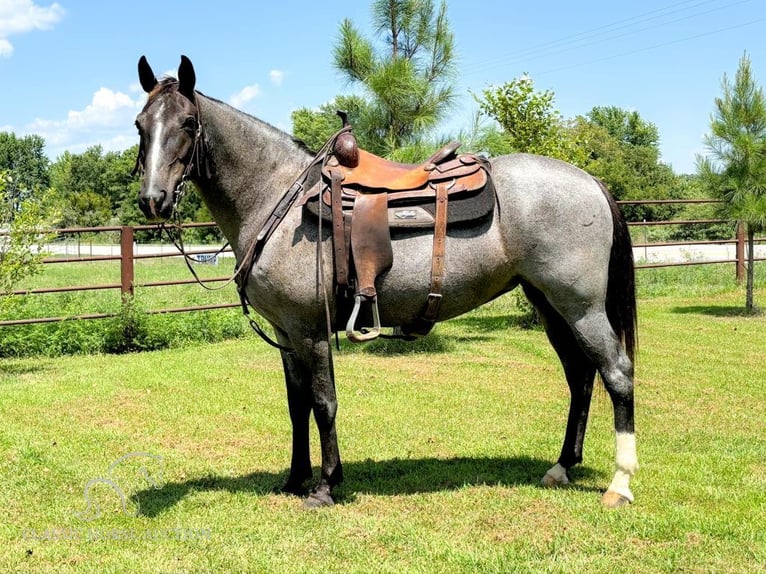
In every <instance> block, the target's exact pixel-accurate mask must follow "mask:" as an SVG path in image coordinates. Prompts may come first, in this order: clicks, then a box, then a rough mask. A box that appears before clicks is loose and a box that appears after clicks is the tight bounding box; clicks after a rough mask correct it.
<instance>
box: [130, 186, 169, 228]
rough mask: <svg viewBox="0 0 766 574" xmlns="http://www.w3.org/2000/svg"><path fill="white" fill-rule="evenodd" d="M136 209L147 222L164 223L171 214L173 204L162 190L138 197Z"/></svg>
mask: <svg viewBox="0 0 766 574" xmlns="http://www.w3.org/2000/svg"><path fill="white" fill-rule="evenodd" d="M138 207H139V208H140V209H141V211H142V213H143V214H144V215H145V216H146V218H147V219H148V220H149V221H164V220H166V219H167V218H168V217H170V215H171V214H172V211H173V202H172V201H171V199H170V197H169V194H168V192H167V191H165V190H164V189H163V190H161V191H159V192H157V193H142V194H141V195H139V197H138Z"/></svg>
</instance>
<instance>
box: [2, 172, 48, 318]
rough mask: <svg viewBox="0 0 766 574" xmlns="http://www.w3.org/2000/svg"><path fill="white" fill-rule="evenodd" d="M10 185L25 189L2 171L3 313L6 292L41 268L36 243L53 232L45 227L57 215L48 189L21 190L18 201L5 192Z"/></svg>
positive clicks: (46, 239)
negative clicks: (35, 191) (20, 198)
mask: <svg viewBox="0 0 766 574" xmlns="http://www.w3.org/2000/svg"><path fill="white" fill-rule="evenodd" d="M11 186H15V188H16V189H19V190H21V191H22V192H25V191H26V190H24V188H23V186H21V185H18V184H17V183H16V182H14V181H13V180H12V177H11V176H10V175H9V174H8V172H7V171H4V172H3V171H0V198H2V200H0V315H2V314H4V313H5V311H6V309H7V308H8V306H9V303H10V298H9V297H7V295H8V294H9V293H11V292H12V291H13V289H14V287H15V286H16V285H17V284H18V283H19V281H21V280H22V279H24V278H25V277H28V276H30V275H34V274H35V273H37V272H38V271H39V269H40V264H41V260H42V257H43V254H42V253H41V252H40V250H39V249H38V248H37V246H39V245H42V244H44V243H46V242H47V241H49V240H50V239H51V238H52V237H53V236H54V234H51V233H49V232H47V231H46V229H47V228H49V227H50V223H51V221H52V220H53V219H55V217H56V214H55V204H54V203H53V197H52V194H51V193H50V192H49V191H46V192H38V193H36V194H27V193H21V194H20V196H21V197H22V198H23V199H22V200H21V201H20V202H17V201H16V198H13V197H11V196H10V195H9V194H7V193H5V192H6V190H7V189H8V188H9V187H11Z"/></svg>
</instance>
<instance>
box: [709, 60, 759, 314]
mask: <svg viewBox="0 0 766 574" xmlns="http://www.w3.org/2000/svg"><path fill="white" fill-rule="evenodd" d="M721 88H722V90H723V94H722V96H720V97H718V98H716V99H715V110H714V111H713V113H712V114H711V117H710V133H708V134H706V135H705V139H704V141H705V147H706V148H707V151H708V155H707V156H697V173H698V175H699V177H700V179H701V180H702V181H703V182H704V183H705V185H706V186H707V188H708V189H709V190H710V191H711V192H712V193H713V194H714V195H715V196H717V197H719V198H721V199H722V200H723V209H724V214H725V216H726V217H727V218H728V219H730V220H732V221H741V222H743V223H744V225H745V232H746V235H747V245H748V248H747V287H746V296H745V308H746V309H747V311H748V312H750V313H752V312H754V311H755V306H754V304H753V289H754V285H753V283H754V263H755V253H754V251H755V249H754V244H755V234H756V233H757V232H760V231H763V230H764V229H766V98H764V94H763V89H762V88H761V87H760V86H759V85H758V84H757V82H756V81H755V78H754V77H753V74H752V71H751V69H750V58H749V57H748V55H747V53H745V54H744V55H743V56H742V58H741V59H740V61H739V66H738V68H737V72H736V75H735V77H734V81H733V82H732V81H731V80H730V79H729V77H728V76H727V75H726V74H724V76H723V79H722V81H721Z"/></svg>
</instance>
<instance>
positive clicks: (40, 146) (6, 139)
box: [0, 132, 50, 212]
mask: <svg viewBox="0 0 766 574" xmlns="http://www.w3.org/2000/svg"><path fill="white" fill-rule="evenodd" d="M49 163H50V162H49V161H48V158H47V156H46V155H45V140H44V139H43V138H42V137H40V136H38V135H28V136H24V137H21V138H19V137H17V136H16V134H13V133H8V132H0V171H5V172H6V178H7V179H6V182H5V191H4V192H3V193H4V196H7V197H8V198H10V200H11V202H12V203H13V208H14V212H15V211H18V209H19V206H20V204H21V203H22V202H23V201H24V200H25V199H26V198H27V196H29V195H30V194H34V193H35V192H36V191H39V190H45V189H47V188H48V187H49V185H50V177H49V173H48V168H49Z"/></svg>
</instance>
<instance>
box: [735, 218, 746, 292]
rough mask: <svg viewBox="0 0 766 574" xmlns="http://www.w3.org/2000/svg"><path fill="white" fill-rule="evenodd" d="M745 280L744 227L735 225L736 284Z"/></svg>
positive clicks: (739, 223) (739, 224)
mask: <svg viewBox="0 0 766 574" xmlns="http://www.w3.org/2000/svg"><path fill="white" fill-rule="evenodd" d="M744 279H745V225H744V224H743V223H742V222H741V221H740V222H738V223H737V283H742V281H744Z"/></svg>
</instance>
